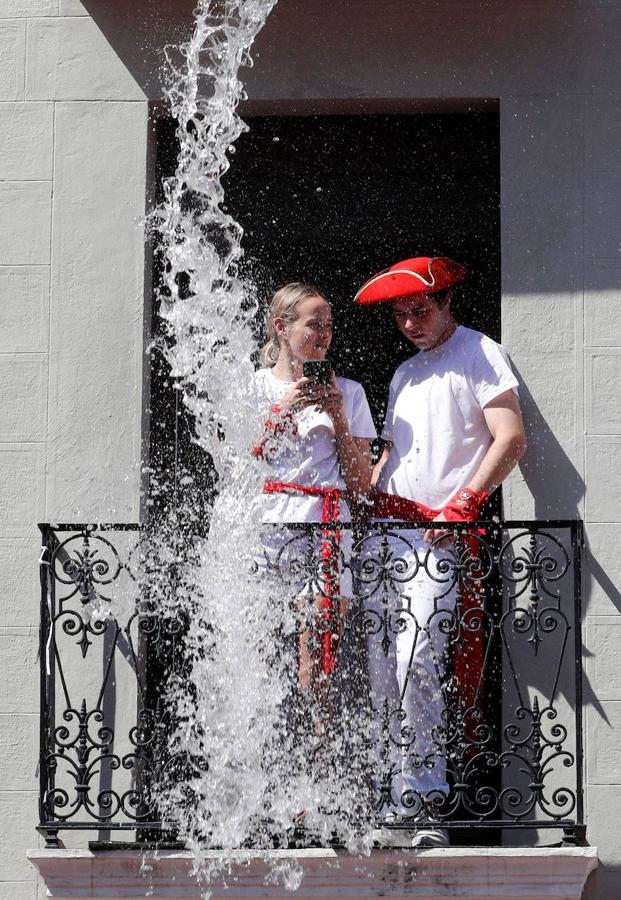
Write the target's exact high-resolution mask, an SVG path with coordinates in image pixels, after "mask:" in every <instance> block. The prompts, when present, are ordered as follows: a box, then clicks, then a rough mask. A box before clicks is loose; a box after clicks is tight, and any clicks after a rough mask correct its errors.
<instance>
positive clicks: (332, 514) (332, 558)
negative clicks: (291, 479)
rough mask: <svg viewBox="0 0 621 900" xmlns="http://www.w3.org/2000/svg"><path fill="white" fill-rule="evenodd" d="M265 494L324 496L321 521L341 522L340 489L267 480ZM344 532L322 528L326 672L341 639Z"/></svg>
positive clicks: (323, 667) (323, 664)
mask: <svg viewBox="0 0 621 900" xmlns="http://www.w3.org/2000/svg"><path fill="white" fill-rule="evenodd" d="M263 491H264V493H266V494H277V493H278V494H288V493H293V494H307V495H308V496H309V497H323V508H322V511H321V522H322V524H328V523H330V524H334V523H335V522H339V521H340V511H341V494H342V492H341V490H340V489H339V488H324V487H316V486H314V485H311V484H292V483H287V482H282V481H266V482H265V484H264V485H263ZM340 543H341V532H340V531H339V529H338V528H325V529H322V531H321V548H320V551H319V554H320V557H321V573H322V576H323V579H322V581H323V584H322V587H323V591H322V594H321V609H322V614H321V615H322V620H323V622H324V623H325V626H324V627H325V630H324V632H323V634H322V636H321V670H322V672H323V673H324V674H325V675H331V674H332V672H333V671H334V663H335V661H336V651H337V650H338V645H339V641H340V638H341V633H340V622H339V618H340V617H339V614H338V608H337V602H338V601H337V600H336V598H337V597H338V596H339V594H340V585H339V562H338V559H339V546H340Z"/></svg>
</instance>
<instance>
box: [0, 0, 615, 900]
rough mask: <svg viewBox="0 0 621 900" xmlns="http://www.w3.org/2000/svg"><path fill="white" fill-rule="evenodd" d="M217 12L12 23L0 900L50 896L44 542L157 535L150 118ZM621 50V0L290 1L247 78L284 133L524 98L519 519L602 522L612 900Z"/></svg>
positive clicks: (514, 176)
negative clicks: (343, 117)
mask: <svg viewBox="0 0 621 900" xmlns="http://www.w3.org/2000/svg"><path fill="white" fill-rule="evenodd" d="M192 6H193V0H178V2H174V0H135V2H132V3H129V2H125V0H86V6H85V7H84V6H82V5H81V4H80V3H79V2H78V0H5V2H4V3H2V6H1V9H0V51H1V52H0V134H2V136H3V138H2V141H1V142H0V291H1V293H2V301H1V303H0V378H1V379H2V384H3V388H4V389H3V391H2V392H1V395H0V454H1V456H0V584H1V585H2V588H3V595H4V597H5V602H4V604H3V608H2V613H0V616H1V619H0V629H1V631H0V641H1V647H2V652H1V653H0V665H1V666H2V669H3V672H2V675H1V678H2V683H3V684H7V683H8V686H9V689H8V690H5V691H4V692H3V694H2V700H1V701H0V741H1V744H0V808H1V811H2V825H0V829H1V831H0V847H1V849H0V854H1V856H2V863H1V865H0V872H1V874H0V900H8V898H11V900H22V898H26V897H28V898H31V897H33V896H34V895H35V891H36V884H35V882H34V875H33V873H32V871H31V870H30V869H29V867H28V865H27V863H26V861H25V849H26V847H27V846H32V845H33V831H32V828H33V823H34V821H35V818H36V811H35V800H36V794H35V791H36V782H35V777H34V773H35V766H36V744H37V681H36V679H37V675H36V625H37V622H38V607H37V584H36V559H37V555H38V547H37V541H36V530H35V523H36V522H37V521H38V520H40V519H42V518H47V519H48V520H50V519H57V520H58V519H65V520H67V519H78V520H79V519H82V520H96V519H98V518H100V519H104V518H105V519H116V520H119V521H121V520H128V519H129V520H131V519H134V520H135V519H136V518H137V516H138V508H139V491H138V485H139V472H138V457H139V448H140V417H141V364H142V359H141V354H142V331H143V321H142V316H143V307H144V297H143V283H144V282H143V251H142V237H141V229H140V227H139V225H138V224H137V218H138V217H139V216H140V215H141V214H142V212H143V210H144V203H145V175H146V171H147V102H146V100H147V98H148V99H151V100H157V99H158V98H159V80H158V69H159V66H160V64H161V47H162V45H163V44H164V43H166V42H168V41H172V40H176V39H179V37H181V36H183V35H185V34H187V33H188V31H189V28H190V22H191V8H192ZM620 38H621V9H620V8H619V4H618V3H616V2H614V0H610V2H606V0H601V2H596V0H573V2H564V3H559V2H557V0H514V2H507V0H492V2H475V0H472V2H463V0H441V2H422V0H420V2H419V0H416V2H412V0H402V2H400V3H396V4H395V3H388V2H377V0H375V2H373V0H341V2H338V3H334V2H333V0H280V2H279V4H278V5H277V7H276V8H275V10H274V12H273V14H272V17H271V19H270V21H269V24H268V26H267V28H266V29H265V30H264V32H263V33H262V34H261V35H260V37H259V40H258V43H257V47H256V52H255V61H256V64H255V67H254V69H252V70H250V71H248V72H247V83H248V91H249V95H250V98H251V104H254V107H255V109H259V108H260V109H261V111H269V110H270V109H271V110H279V111H283V110H287V109H297V110H298V111H304V110H306V109H311V108H315V109H318V110H326V109H343V110H348V111H356V110H365V109H382V108H383V107H384V106H385V105H386V104H391V105H392V106H393V108H394V105H395V104H403V105H404V107H407V105H408V104H409V103H411V102H412V101H417V100H424V101H431V103H430V106H431V108H434V104H436V103H437V104H438V105H440V104H441V102H443V101H444V99H445V98H447V97H448V98H462V99H464V98H465V99H467V98H472V99H476V100H477V101H478V100H480V99H481V98H486V97H491V98H498V99H499V101H500V115H501V148H502V161H501V169H502V266H503V274H502V278H503V281H502V283H503V342H504V344H505V346H506V347H507V349H508V350H509V352H510V353H511V355H512V357H513V360H514V363H515V365H516V368H517V370H518V371H519V373H520V376H521V377H522V379H523V381H524V389H523V392H522V395H523V398H524V404H525V409H526V415H527V422H528V425H529V432H530V450H529V454H528V457H527V458H526V459H525V461H524V464H523V466H522V470H521V472H520V473H517V474H516V475H515V476H514V477H512V479H511V482H510V484H509V486H508V488H507V490H506V504H507V511H508V513H509V514H511V515H513V516H515V517H518V516H519V517H521V516H529V515H536V516H538V517H545V516H575V515H577V514H578V515H583V516H584V518H585V520H586V523H587V535H588V540H589V545H590V549H589V554H588V572H587V576H586V579H585V587H586V590H585V603H586V613H587V616H586V627H585V637H586V642H587V648H588V655H587V659H586V673H587V678H588V683H587V691H586V698H585V702H586V733H587V741H586V759H587V765H586V778H587V809H588V816H589V830H588V836H589V840H590V842H591V843H596V844H597V845H598V846H599V848H600V854H601V858H602V860H603V862H604V864H605V868H604V870H602V871H601V872H600V873H599V874H598V875H597V877H596V880H595V881H593V883H592V887H591V888H590V891H591V893H590V896H591V897H593V898H595V897H596V898H597V900H604V898H610V900H612V898H616V897H618V896H619V893H620V892H621V875H619V876H617V875H616V874H615V873H616V871H617V869H618V870H619V871H620V872H621V849H620V848H619V846H618V840H617V837H616V835H617V822H618V820H619V817H620V816H621V755H620V753H619V750H618V746H619V740H618V734H619V727H618V726H621V675H620V674H619V672H620V667H619V665H618V662H617V655H618V652H617V643H618V640H617V635H621V631H620V629H621V617H620V615H619V610H620V609H621V595H620V593H619V588H620V585H621V566H620V565H619V561H618V554H617V552H616V546H615V545H616V541H615V536H616V528H617V527H618V522H619V518H620V509H621V505H620V501H621V477H620V476H619V462H621V417H620V414H619V404H618V401H617V394H618V391H617V390H616V384H617V382H618V378H619V373H620V371H621V312H620V309H621V306H620V304H619V299H620V298H619V294H620V292H621V204H620V203H619V189H620V188H621V175H620V174H619V172H620V171H621V167H620V166H619V156H620V154H621V150H620V149H619V148H620V147H621V103H620V100H621V97H620V94H621V66H619V63H618V58H617V54H618V46H619V40H620ZM585 484H586V485H587V486H588V488H587V489H586V491H585ZM25 673H27V674H26V676H25Z"/></svg>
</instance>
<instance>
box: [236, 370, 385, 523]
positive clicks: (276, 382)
mask: <svg viewBox="0 0 621 900" xmlns="http://www.w3.org/2000/svg"><path fill="white" fill-rule="evenodd" d="M254 378H255V387H256V390H257V396H258V404H259V414H260V415H264V414H266V413H267V411H268V409H269V407H270V406H271V405H272V404H274V403H278V401H279V400H280V399H281V397H283V396H284V394H286V393H287V391H288V390H289V389H290V388H291V385H292V383H293V382H289V381H280V379H278V378H276V377H275V376H274V375H273V374H272V370H271V369H259V370H258V371H257V372H255V375H254ZM336 383H337V385H338V387H339V389H340V390H341V391H342V393H343V405H344V408H345V413H346V415H347V418H348V419H349V425H350V428H351V433H352V435H353V436H354V437H359V438H368V439H369V440H373V438H375V437H376V436H377V433H376V431H375V426H374V424H373V419H372V418H371V411H370V409H369V404H368V401H367V397H366V394H365V392H364V388H363V387H362V385H361V384H359V383H358V382H357V381H351V379H349V378H338V377H337V379H336ZM295 422H296V425H297V429H298V434H297V436H296V437H294V438H292V439H290V440H288V441H286V442H284V444H283V449H282V451H281V452H280V453H278V454H277V455H276V456H274V457H273V458H272V459H270V462H269V465H270V469H271V480H272V481H282V482H286V483H289V484H291V483H293V484H308V485H317V486H319V487H337V488H342V489H344V488H345V482H344V481H343V476H342V475H341V471H340V468H339V460H338V454H337V450H336V439H335V436H334V426H333V424H332V420H331V419H330V416H328V414H327V413H321V412H319V410H318V409H317V407H316V406H310V407H307V408H306V409H304V410H302V411H301V412H299V413H296V414H295ZM322 508H323V498H322V497H308V496H306V495H304V494H299V495H297V494H284V493H278V494H266V495H265V515H264V519H263V521H264V522H320V521H321V512H322ZM341 519H342V520H343V521H348V520H349V512H348V510H347V506H346V505H345V504H344V503H341Z"/></svg>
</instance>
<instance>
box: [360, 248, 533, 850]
mask: <svg viewBox="0 0 621 900" xmlns="http://www.w3.org/2000/svg"><path fill="white" fill-rule="evenodd" d="M465 277H466V271H465V269H464V268H463V266H461V265H460V264H459V263H456V262H454V261H453V260H450V259H445V258H441V257H416V258H413V259H406V260H403V261H401V262H398V263H395V264H394V265H393V266H391V267H390V268H389V269H388V270H386V271H385V272H381V273H380V274H379V275H376V276H374V277H373V278H371V279H370V280H369V281H367V282H366V284H365V285H363V287H362V288H361V289H360V291H358V294H357V295H356V302H357V303H359V304H362V305H371V304H375V303H385V302H390V303H391V304H392V311H393V316H394V320H395V324H396V326H397V328H398V329H399V331H400V332H401V334H402V335H403V336H404V337H405V338H406V339H407V340H408V341H410V343H412V344H413V345H414V346H415V347H416V348H417V350H418V351H419V352H418V353H417V354H416V355H415V356H413V357H411V358H410V359H408V360H406V362H404V363H403V364H402V365H400V366H399V368H398V369H397V371H396V372H395V375H394V377H393V379H392V382H391V385H390V391H389V398H388V407H387V412H386V420H385V424H384V429H383V432H382V438H383V439H384V441H385V448H384V451H383V453H382V456H381V459H380V460H379V463H378V464H377V467H376V471H375V476H374V478H375V480H376V482H377V487H378V489H379V491H380V492H382V493H381V494H380V495H379V496H380V497H383V498H384V499H383V502H382V503H380V504H379V505H378V506H377V509H378V510H379V515H380V516H386V517H392V518H394V519H403V518H404V515H403V509H404V508H407V503H406V504H405V505H404V503H403V501H401V500H399V499H398V498H405V500H406V501H415V504H419V506H418V507H417V506H416V505H415V504H412V508H413V509H414V512H413V513H412V514H411V515H409V516H408V517H407V518H409V519H411V520H415V519H421V518H426V519H429V520H431V521H430V523H429V527H428V528H427V529H426V530H424V531H422V530H411V531H407V532H399V533H398V536H393V537H392V538H391V539H390V540H391V544H390V547H391V558H392V561H393V565H394V563H395V561H398V560H399V559H400V560H401V561H402V562H403V561H405V563H407V566H408V572H409V574H405V573H404V572H403V570H401V572H400V571H399V568H398V566H397V567H396V568H394V570H393V572H392V574H391V575H390V577H389V578H388V579H387V580H388V581H389V582H390V584H391V585H392V589H393V598H392V600H391V601H387V600H386V599H385V598H384V599H381V600H379V599H377V598H375V599H371V601H370V604H369V613H370V614H371V615H374V616H376V617H377V618H378V621H379V618H380V617H381V616H383V619H384V622H387V623H389V624H388V625H385V626H384V640H383V641H380V640H379V639H378V638H377V636H376V635H374V634H373V629H370V632H371V633H370V639H369V644H368V649H369V677H370V681H371V701H372V707H373V709H374V710H375V712H376V713H377V714H378V715H379V716H380V718H381V720H382V722H383V723H384V724H383V727H384V728H385V729H386V728H388V730H389V731H390V737H391V741H392V744H393V745H395V746H399V748H400V753H401V763H400V769H401V771H400V773H398V777H394V768H393V770H392V771H391V769H390V764H389V765H388V769H387V771H388V774H389V781H390V787H389V788H388V789H387V787H386V777H385V778H384V786H383V800H384V812H385V817H384V818H385V821H386V822H387V823H399V822H402V821H403V819H404V818H407V816H408V813H409V814H410V815H412V814H414V816H415V817H416V816H419V817H420V818H426V819H427V820H428V819H429V817H430V815H433V810H434V808H435V809H437V808H438V806H439V805H441V802H442V799H443V798H444V797H445V796H446V794H447V792H448V784H447V780H446V759H445V756H446V754H445V751H444V747H443V738H442V735H443V733H444V728H445V725H446V713H445V704H444V701H443V697H442V687H441V680H442V676H443V674H444V660H445V657H446V650H447V643H448V630H449V629H450V627H454V624H455V602H456V596H455V587H454V585H453V584H452V582H451V579H450V577H447V574H446V569H443V567H442V559H443V554H444V558H445V560H446V554H447V550H446V549H445V550H443V549H442V547H443V545H445V544H446V543H447V541H446V540H445V538H446V535H447V531H446V529H443V528H442V523H443V522H447V521H451V522H452V521H476V519H477V518H479V514H480V511H481V508H482V506H483V504H484V502H485V500H486V499H487V497H488V496H489V495H490V494H491V493H492V492H493V491H494V490H496V488H497V487H498V486H499V485H500V484H501V483H502V482H503V481H504V479H505V478H506V477H507V475H508V474H509V472H510V471H511V470H512V469H513V467H514V466H515V464H516V463H517V462H518V460H519V459H520V457H521V456H522V455H523V453H524V451H525V449H526V441H525V437H524V428H523V424H522V416H521V412H520V406H519V401H518V396H517V384H518V382H517V380H516V378H515V376H514V374H513V372H512V371H511V366H510V364H509V361H508V358H507V356H506V354H505V352H504V350H503V349H502V347H500V346H499V345H498V344H496V343H495V342H494V341H493V340H491V338H488V337H486V336H485V335H483V334H481V333H480V332H478V331H474V330H472V329H469V328H465V327H463V326H461V325H458V323H457V322H456V320H455V318H454V316H453V312H452V308H451V304H452V299H453V294H452V289H453V287H454V286H455V285H456V284H459V283H460V282H461V281H463V280H464V278H465ZM386 495H387V496H386ZM392 498H394V501H393V499H392ZM386 501H387V502H386ZM419 510H420V511H421V512H420V514H419ZM449 544H450V541H449ZM388 607H390V613H391V614H390V615H387V612H386V611H387V609H388ZM387 633H388V635H389V640H387V639H386V634H387ZM374 637H375V638H376V639H375V640H373V638H374ZM458 664H459V660H456V666H458ZM382 711H383V712H382ZM384 755H385V756H386V754H384ZM395 783H396V784H398V789H397V790H394V785H395ZM386 811H387V813H386ZM425 814H426V815H425ZM411 843H412V846H415V847H422V846H443V845H445V844H447V843H448V837H447V835H446V831H444V830H442V829H440V828H424V829H421V828H419V829H417V830H415V832H414V835H413V837H412V839H411Z"/></svg>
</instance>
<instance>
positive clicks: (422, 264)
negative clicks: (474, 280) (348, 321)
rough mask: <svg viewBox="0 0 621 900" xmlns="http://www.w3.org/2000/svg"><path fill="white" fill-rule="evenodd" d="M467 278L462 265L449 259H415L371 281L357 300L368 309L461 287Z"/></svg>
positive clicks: (394, 266) (429, 257) (393, 267)
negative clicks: (456, 286) (373, 304)
mask: <svg viewBox="0 0 621 900" xmlns="http://www.w3.org/2000/svg"><path fill="white" fill-rule="evenodd" d="M466 275H467V272H466V269H465V268H464V267H463V266H462V265H461V264H460V263H458V262H455V261H454V260H452V259H448V258H447V257H445V256H415V257H413V258H412V259H403V260H401V262H398V263H394V265H392V266H390V268H389V269H386V270H385V271H383V272H379V274H377V275H374V276H373V277H372V278H369V280H368V281H367V282H365V284H363V285H362V287H361V288H360V290H359V291H358V293H357V294H356V296H355V297H354V303H358V304H359V305H361V306H368V305H371V304H372V303H386V302H390V301H391V300H402V299H406V298H408V297H416V296H417V295H419V294H435V293H436V292H437V291H444V290H446V289H447V288H450V287H453V285H455V284H459V282H460V281H463V280H464V278H465V277H466Z"/></svg>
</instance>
